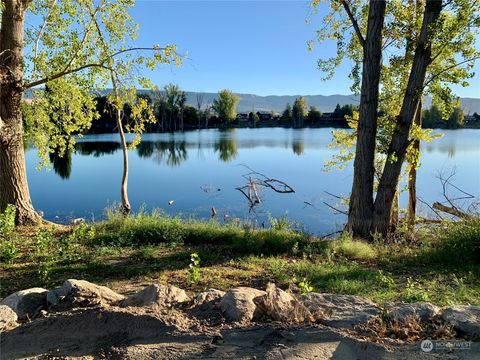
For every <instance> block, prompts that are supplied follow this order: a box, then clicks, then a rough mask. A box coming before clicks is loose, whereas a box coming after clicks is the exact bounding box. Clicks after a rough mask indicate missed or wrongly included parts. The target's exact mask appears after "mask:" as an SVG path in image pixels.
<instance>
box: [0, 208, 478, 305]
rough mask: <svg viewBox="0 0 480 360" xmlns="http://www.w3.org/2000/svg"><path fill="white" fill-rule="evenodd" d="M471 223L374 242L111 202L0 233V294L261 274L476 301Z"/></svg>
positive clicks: (260, 281)
mask: <svg viewBox="0 0 480 360" xmlns="http://www.w3.org/2000/svg"><path fill="white" fill-rule="evenodd" d="M282 221H284V220H282ZM479 228H480V223H479V221H478V220H472V221H465V222H461V223H449V224H448V226H447V227H446V228H443V227H438V228H435V229H433V230H430V231H428V232H425V235H424V236H423V237H422V238H420V239H417V241H416V242H408V241H406V240H405V241H402V242H400V243H397V244H383V243H380V242H376V243H366V242H362V241H359V240H352V239H351V237H350V236H348V234H342V235H341V236H339V237H338V238H337V239H321V238H316V237H313V236H309V235H308V234H304V233H299V232H296V231H293V230H292V229H291V227H289V226H286V225H285V224H284V223H282V225H281V226H275V227H273V228H269V229H253V228H252V227H251V226H250V225H249V224H248V223H245V224H242V223H236V224H227V225H222V224H220V223H218V222H215V221H207V222H204V221H199V220H194V219H191V220H187V221H184V220H181V219H180V218H175V217H174V218H172V217H168V216H165V215H163V214H161V213H159V212H154V213H153V214H146V213H144V212H141V213H140V214H137V215H133V216H130V217H128V218H125V217H123V215H119V214H118V213H114V212H111V213H110V214H109V215H108V218H107V220H106V221H103V222H99V223H97V224H94V225H82V226H78V227H75V228H74V229H73V231H69V232H62V233H59V232H55V231H53V230H49V229H36V228H33V229H27V230H22V229H17V230H16V231H14V233H13V234H11V235H10V236H9V237H8V238H6V237H1V236H0V248H2V249H5V250H4V254H3V255H2V256H3V259H4V260H6V259H8V261H2V263H1V265H0V275H1V279H2V280H1V282H2V287H1V289H0V296H5V295H7V294H9V293H11V292H14V291H17V290H20V289H24V288H28V287H33V286H43V287H47V288H49V287H52V286H56V285H58V284H59V283H61V282H63V281H64V280H65V279H67V278H82V279H86V280H89V281H94V282H97V283H101V284H106V285H108V286H111V287H112V288H114V289H116V290H117V291H125V289H129V288H138V287H140V286H143V285H144V284H147V283H152V282H160V283H167V282H168V283H171V284H174V285H177V286H180V287H182V288H185V289H187V290H192V291H199V290H203V289H206V288H209V287H213V288H219V289H227V288H231V287H233V286H253V287H257V288H263V287H265V286H266V284H267V283H268V282H271V281H273V282H275V283H277V284H278V285H279V286H281V287H283V288H285V287H288V286H291V285H292V284H296V285H298V284H299V283H300V282H301V281H303V279H306V280H307V281H308V283H309V284H311V285H312V286H313V289H314V291H318V292H331V293H340V294H351V295H360V296H364V297H367V298H370V299H372V300H374V301H376V302H378V303H383V302H385V301H406V302H415V301H430V302H433V303H436V304H438V305H452V304H476V305H480V266H479V263H478V261H477V260H478V257H477V255H476V254H477V251H478V242H479V237H478V234H479V232H478V231H479ZM12 238H14V239H15V241H14V242H11V241H10V239H12ZM192 253H197V254H198V255H199V258H200V268H199V271H200V276H199V278H198V279H196V281H195V282H193V281H191V274H190V273H189V272H188V265H189V264H190V262H191V254H192ZM10 254H11V255H10ZM456 254H460V255H459V256H457V255H456Z"/></svg>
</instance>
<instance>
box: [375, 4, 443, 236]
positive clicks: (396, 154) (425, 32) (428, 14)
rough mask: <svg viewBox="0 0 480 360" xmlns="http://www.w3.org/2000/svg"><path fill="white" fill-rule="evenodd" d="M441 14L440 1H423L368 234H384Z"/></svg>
mask: <svg viewBox="0 0 480 360" xmlns="http://www.w3.org/2000/svg"><path fill="white" fill-rule="evenodd" d="M441 10H442V2H441V1H438V0H427V3H426V5H425V12H424V16H423V20H422V29H421V31H420V36H419V38H418V42H417V46H416V49H415V55H414V58H413V64H412V69H411V71H410V75H409V79H408V84H407V89H406V92H405V96H404V98H403V103H402V108H401V110H400V114H399V115H398V117H397V123H396V127H395V130H394V132H393V135H392V140H391V142H390V146H389V149H388V152H387V162H386V164H385V168H384V170H383V173H382V177H381V178H380V183H379V186H378V191H377V196H376V199H375V203H374V219H373V227H372V230H373V231H374V232H378V233H381V234H383V235H386V234H387V233H388V228H389V223H390V217H391V212H392V205H393V198H394V195H395V190H396V189H397V185H398V181H399V178H400V172H401V170H402V164H403V161H404V160H405V154H406V152H407V148H408V145H409V143H410V139H409V136H410V129H411V127H412V122H413V119H414V117H415V114H416V111H417V109H418V105H419V102H420V100H421V97H422V90H423V86H424V82H425V75H426V72H427V68H428V65H429V64H430V63H431V54H432V47H431V42H430V41H429V38H430V35H431V32H432V25H433V24H434V23H436V22H437V20H438V18H439V16H440V12H441ZM419 111H420V110H419Z"/></svg>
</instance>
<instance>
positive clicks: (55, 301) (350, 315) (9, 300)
mask: <svg viewBox="0 0 480 360" xmlns="http://www.w3.org/2000/svg"><path fill="white" fill-rule="evenodd" d="M92 306H98V307H115V308H120V309H126V310H128V309H136V308H149V307H152V306H153V307H156V308H162V309H171V310H174V311H177V312H178V313H179V314H180V313H181V314H184V315H185V316H186V317H187V318H192V317H195V318H208V316H209V315H212V314H216V315H219V316H221V317H222V319H223V320H224V321H225V322H228V323H235V324H237V325H239V326H240V325H248V324H250V323H251V322H262V321H264V320H266V319H269V321H271V320H274V321H280V322H284V323H289V324H298V323H304V322H310V323H311V322H315V323H321V324H323V325H326V326H329V327H334V328H341V329H353V328H354V327H355V326H356V325H358V324H365V323H367V322H368V321H369V320H370V319H372V318H374V317H379V316H384V315H385V311H386V312H387V313H388V316H390V317H391V319H393V320H394V321H396V322H397V323H402V321H404V320H405V319H409V318H412V317H416V318H417V319H418V320H419V321H421V322H425V323H427V322H428V321H430V320H431V319H433V318H436V319H439V318H440V319H442V321H444V322H445V323H446V324H448V325H449V326H452V327H453V328H454V329H455V331H456V332H457V333H458V334H461V335H462V336H465V337H467V338H469V339H472V340H475V339H480V307H478V306H456V307H447V308H439V307H437V306H435V305H432V304H430V303H425V302H422V303H414V304H393V305H391V306H390V307H389V308H388V309H386V310H385V309H380V308H379V307H378V306H377V305H376V304H375V303H373V302H371V301H369V300H366V299H364V298H361V297H358V296H352V295H335V294H320V293H310V294H308V295H305V296H297V295H294V294H292V293H290V292H287V291H284V290H282V289H280V288H277V287H276V286H275V285H274V284H269V285H268V286H267V288H266V290H265V291H263V290H258V289H253V288H249V287H237V288H233V289H231V290H229V291H226V292H224V291H220V290H216V289H209V290H207V291H204V292H201V293H199V294H196V295H195V296H193V297H191V296H189V295H188V294H187V293H186V292H185V291H184V290H182V289H180V288H178V287H175V286H171V285H158V284H153V285H149V286H147V287H145V288H144V289H142V290H140V291H139V292H137V293H134V294H132V295H129V296H124V295H121V294H118V293H116V292H114V291H113V290H111V289H109V288H107V287H105V286H99V285H95V284H92V283H90V282H88V281H85V280H74V279H70V280H66V281H65V282H64V283H63V285H62V286H60V287H57V288H55V289H52V290H47V289H42V288H32V289H27V290H22V291H18V292H16V293H14V294H11V295H9V296H7V297H6V298H4V299H3V300H2V301H1V302H0V330H4V329H10V328H13V327H15V326H17V325H18V323H21V322H24V321H30V320H32V319H34V318H36V317H39V316H48V313H50V312H62V311H69V310H72V309H81V308H87V307H92Z"/></svg>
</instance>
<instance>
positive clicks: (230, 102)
mask: <svg viewBox="0 0 480 360" xmlns="http://www.w3.org/2000/svg"><path fill="white" fill-rule="evenodd" d="M239 101H240V98H239V97H238V96H237V95H235V94H234V93H233V92H232V91H231V90H228V89H224V90H222V91H220V92H219V93H218V98H217V99H215V100H214V101H213V105H212V109H213V111H215V112H216V113H217V115H218V117H219V118H221V119H222V120H224V121H227V122H228V121H233V120H235V117H236V116H237V104H238V102H239Z"/></svg>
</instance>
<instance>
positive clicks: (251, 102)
mask: <svg viewBox="0 0 480 360" xmlns="http://www.w3.org/2000/svg"><path fill="white" fill-rule="evenodd" d="M109 92H110V91H109V90H104V91H102V93H103V94H107V93H109ZM140 92H147V93H149V92H150V91H147V90H140ZM237 95H238V96H239V97H240V102H239V104H238V106H237V112H250V111H252V110H255V111H275V112H278V113H281V112H282V111H283V110H284V109H285V107H286V106H287V104H290V105H293V103H294V101H295V99H296V98H298V97H299V96H303V97H304V98H305V99H306V100H307V104H308V106H315V107H317V109H318V110H320V111H321V112H331V111H333V109H335V106H336V105H337V104H340V105H346V104H354V105H357V104H359V102H360V100H359V96H357V95H353V94H351V95H282V96H278V95H268V96H260V95H254V94H237ZM197 97H202V108H205V107H206V106H207V105H211V104H212V103H213V100H215V99H216V97H217V93H200V92H193V91H187V104H189V105H192V106H194V107H197ZM25 98H27V99H28V98H31V93H30V92H28V93H26V94H25ZM460 100H461V103H462V108H463V110H464V112H465V114H473V113H474V112H477V113H479V114H480V99H477V98H461V99H460ZM430 104H431V99H430V98H428V97H427V98H426V99H425V102H424V107H425V108H427V107H430Z"/></svg>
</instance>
